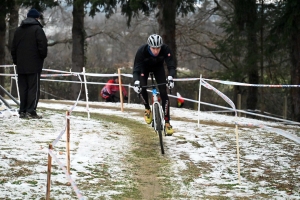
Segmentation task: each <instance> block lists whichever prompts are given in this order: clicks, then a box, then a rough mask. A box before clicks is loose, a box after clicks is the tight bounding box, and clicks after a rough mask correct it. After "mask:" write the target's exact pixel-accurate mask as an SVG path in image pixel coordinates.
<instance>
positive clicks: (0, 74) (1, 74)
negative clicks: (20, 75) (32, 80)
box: [0, 73, 17, 76]
mask: <svg viewBox="0 0 300 200" xmlns="http://www.w3.org/2000/svg"><path fill="white" fill-rule="evenodd" d="M0 76H17V74H3V73H0Z"/></svg>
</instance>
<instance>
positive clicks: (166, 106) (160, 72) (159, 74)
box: [153, 67, 170, 123]
mask: <svg viewBox="0 0 300 200" xmlns="http://www.w3.org/2000/svg"><path fill="white" fill-rule="evenodd" d="M153 73H154V77H155V80H156V82H157V84H160V83H166V75H165V70H164V67H158V68H157V70H156V71H154V72H153ZM158 89H159V94H160V97H161V100H162V106H163V110H164V114H165V122H166V123H169V121H170V101H169V97H168V93H167V87H166V85H159V86H158Z"/></svg>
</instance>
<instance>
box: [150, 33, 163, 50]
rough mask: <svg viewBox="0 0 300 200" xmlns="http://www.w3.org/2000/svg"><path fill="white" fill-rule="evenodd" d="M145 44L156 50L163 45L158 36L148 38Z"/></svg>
mask: <svg viewBox="0 0 300 200" xmlns="http://www.w3.org/2000/svg"><path fill="white" fill-rule="evenodd" d="M147 43H148V45H149V46H150V47H155V48H158V47H161V46H162V45H163V40H162V38H161V36H160V35H157V34H153V35H150V36H149V37H148V41H147Z"/></svg>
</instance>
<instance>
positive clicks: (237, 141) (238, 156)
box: [235, 125, 241, 184]
mask: <svg viewBox="0 0 300 200" xmlns="http://www.w3.org/2000/svg"><path fill="white" fill-rule="evenodd" d="M235 135H236V154H237V155H236V156H237V161H238V163H237V164H238V178H239V184H241V177H240V174H241V173H240V147H239V134H238V126H237V125H235Z"/></svg>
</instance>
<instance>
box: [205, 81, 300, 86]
mask: <svg viewBox="0 0 300 200" xmlns="http://www.w3.org/2000/svg"><path fill="white" fill-rule="evenodd" d="M203 80H206V81H212V82H216V83H223V84H225V85H239V86H252V87H273V88H285V87H300V85H267V84H250V83H239V82H233V81H221V80H214V79H203Z"/></svg>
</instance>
